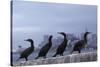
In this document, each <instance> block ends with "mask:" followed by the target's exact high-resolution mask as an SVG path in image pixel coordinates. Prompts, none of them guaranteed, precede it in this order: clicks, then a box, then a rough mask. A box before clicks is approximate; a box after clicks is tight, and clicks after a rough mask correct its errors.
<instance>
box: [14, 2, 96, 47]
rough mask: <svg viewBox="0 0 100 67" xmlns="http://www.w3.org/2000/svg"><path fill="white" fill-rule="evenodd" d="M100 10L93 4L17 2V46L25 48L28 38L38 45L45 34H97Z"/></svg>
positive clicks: (15, 14)
mask: <svg viewBox="0 0 100 67" xmlns="http://www.w3.org/2000/svg"><path fill="white" fill-rule="evenodd" d="M96 25H97V7H96V6H90V5H75V4H57V3H43V2H31V1H30V2H29V1H14V2H13V47H14V48H16V47H17V46H18V45H22V46H23V47H25V46H26V45H29V43H27V42H24V41H23V40H24V39H27V38H32V39H33V40H34V42H35V46H37V45H38V44H39V43H41V41H42V39H43V35H45V34H52V35H55V37H54V38H56V36H59V35H58V34H57V33H56V32H59V31H64V32H66V33H83V32H85V29H86V28H87V29H88V31H90V32H93V33H96Z"/></svg>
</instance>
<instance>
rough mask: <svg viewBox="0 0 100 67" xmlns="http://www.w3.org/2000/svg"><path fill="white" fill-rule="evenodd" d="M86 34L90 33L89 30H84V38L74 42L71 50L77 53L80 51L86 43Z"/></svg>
mask: <svg viewBox="0 0 100 67" xmlns="http://www.w3.org/2000/svg"><path fill="white" fill-rule="evenodd" d="M88 34H90V32H85V33H84V39H83V40H80V41H78V42H76V43H75V46H74V47H73V50H72V52H74V51H78V53H81V49H82V48H84V47H85V45H86V44H87V35H88ZM72 52H71V53H72Z"/></svg>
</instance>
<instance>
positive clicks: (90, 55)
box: [13, 52, 97, 66]
mask: <svg viewBox="0 0 100 67" xmlns="http://www.w3.org/2000/svg"><path fill="white" fill-rule="evenodd" d="M89 61H97V52H87V53H80V54H79V53H78V54H71V55H65V56H60V57H51V58H46V59H37V60H30V61H19V62H15V63H13V66H27V65H42V64H58V63H75V62H89Z"/></svg>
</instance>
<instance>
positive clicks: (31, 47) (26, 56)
mask: <svg viewBox="0 0 100 67" xmlns="http://www.w3.org/2000/svg"><path fill="white" fill-rule="evenodd" d="M24 41H28V42H30V43H31V46H30V47H29V48H27V49H25V50H24V51H23V52H22V53H21V54H20V57H19V59H21V58H25V59H26V61H27V60H28V56H29V55H30V54H31V53H32V52H33V51H34V41H33V40H32V39H27V40H24ZM19 59H18V60H19Z"/></svg>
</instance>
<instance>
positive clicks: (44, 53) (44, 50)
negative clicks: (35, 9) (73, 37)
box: [35, 35, 53, 59]
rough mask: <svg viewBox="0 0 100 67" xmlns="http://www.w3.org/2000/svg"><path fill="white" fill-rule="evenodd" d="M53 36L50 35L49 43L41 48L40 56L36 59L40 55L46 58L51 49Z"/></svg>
mask: <svg viewBox="0 0 100 67" xmlns="http://www.w3.org/2000/svg"><path fill="white" fill-rule="evenodd" d="M52 37H53V36H52V35H50V36H49V39H48V43H46V44H45V45H44V46H43V47H42V48H41V49H40V52H39V54H38V56H37V57H36V58H35V59H38V58H39V57H43V58H46V55H47V53H48V51H49V50H50V48H51V46H52Z"/></svg>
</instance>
